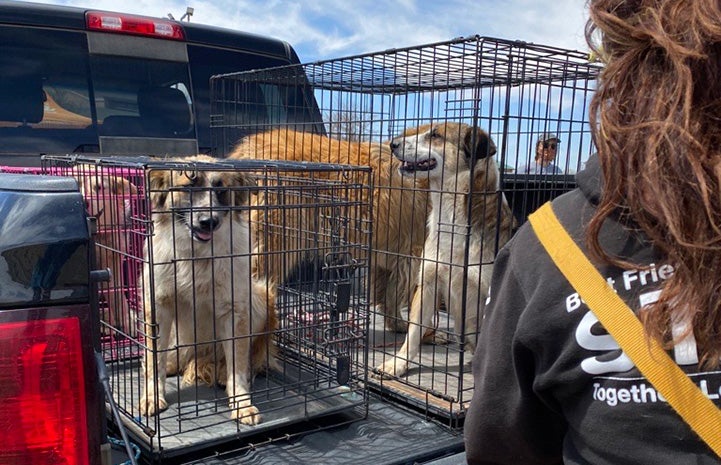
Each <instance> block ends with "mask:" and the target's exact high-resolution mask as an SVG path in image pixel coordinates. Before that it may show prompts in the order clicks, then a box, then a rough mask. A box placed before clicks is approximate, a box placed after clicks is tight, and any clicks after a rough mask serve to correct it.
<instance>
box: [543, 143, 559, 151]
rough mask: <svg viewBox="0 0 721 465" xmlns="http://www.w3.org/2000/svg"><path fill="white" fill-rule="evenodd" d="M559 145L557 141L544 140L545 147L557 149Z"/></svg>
mask: <svg viewBox="0 0 721 465" xmlns="http://www.w3.org/2000/svg"><path fill="white" fill-rule="evenodd" d="M557 147H558V144H556V143H555V142H544V143H543V148H544V149H551V150H556V148H557Z"/></svg>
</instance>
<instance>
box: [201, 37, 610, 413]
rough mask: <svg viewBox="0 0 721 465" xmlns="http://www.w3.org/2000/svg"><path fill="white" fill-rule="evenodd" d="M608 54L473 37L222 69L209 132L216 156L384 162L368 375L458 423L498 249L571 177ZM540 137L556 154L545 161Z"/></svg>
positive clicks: (586, 146) (214, 86)
mask: <svg viewBox="0 0 721 465" xmlns="http://www.w3.org/2000/svg"><path fill="white" fill-rule="evenodd" d="M599 69H600V67H599V65H597V64H595V63H590V62H589V61H588V59H587V55H586V54H584V53H581V52H576V51H571V50H563V49H559V48H553V47H546V46H541V45H533V44H527V43H523V42H518V41H506V40H501V39H492V38H486V37H469V38H463V39H456V40H453V41H449V42H443V43H437V44H431V45H426V46H419V47H412V48H406V49H398V50H391V51H384V52H380V53H371V54H366V55H360V56H353V57H348V58H341V59H335V60H328V61H321V62H315V63H311V64H306V65H297V66H286V67H280V68H275V69H269V70H256V71H249V72H242V73H237V74H231V75H224V76H217V77H214V78H213V79H212V80H211V92H212V95H211V98H212V102H211V132H212V137H213V141H214V147H216V148H217V155H218V156H219V157H231V158H259V159H269V160H294V161H298V160H304V161H314V162H332V163H348V164H351V165H360V166H370V167H371V168H372V169H373V171H374V193H373V247H372V254H371V255H372V259H371V268H370V269H369V282H370V285H371V303H372V305H373V307H372V308H373V310H372V314H371V317H372V318H371V331H370V333H369V342H368V345H369V348H370V351H369V358H368V365H369V368H370V369H371V373H372V376H371V377H370V379H369V384H370V385H371V386H372V387H373V389H374V390H375V391H377V392H380V393H381V394H382V395H384V396H388V397H390V398H392V399H396V400H399V401H401V402H403V403H406V404H410V405H412V406H415V407H418V408H420V409H422V410H423V411H425V412H426V413H427V414H429V415H430V416H433V417H437V418H439V419H441V420H443V421H444V422H447V423H448V424H449V425H451V426H458V425H459V424H460V423H461V422H462V420H463V418H464V415H465V411H466V409H467V407H468V405H469V402H470V399H471V396H472V392H473V380H472V377H471V374H470V360H471V356H472V353H473V347H474V343H475V341H476V338H477V335H478V331H479V329H478V328H479V323H480V321H481V319H482V310H483V306H484V302H485V300H486V297H487V293H488V281H489V279H490V274H491V271H492V268H493V262H494V257H495V254H496V253H497V251H498V249H499V248H500V247H501V246H502V245H503V244H504V243H505V242H506V241H507V240H508V238H509V237H510V236H511V234H512V233H513V231H514V230H515V228H516V227H517V226H518V225H520V224H521V223H522V222H524V221H525V219H526V216H527V215H528V213H529V212H531V211H532V210H534V209H535V208H536V207H538V206H540V205H541V204H542V203H543V202H545V201H546V200H549V199H550V198H552V197H555V196H556V195H558V194H560V193H562V192H565V191H568V190H570V189H571V188H572V187H573V186H574V182H575V181H574V174H575V173H576V172H577V171H578V170H580V169H582V168H583V166H584V164H585V162H586V160H587V159H588V157H589V155H590V154H591V153H592V151H593V149H592V146H591V137H590V133H589V125H588V122H587V118H586V115H587V110H588V106H589V103H590V99H591V96H592V93H593V89H594V84H595V79H596V76H597V75H598V72H599ZM544 151H545V152H548V153H550V152H553V155H554V159H553V167H546V166H544V167H543V168H536V165H534V162H535V161H536V158H537V155H538V156H539V162H538V164H539V166H540V164H541V161H542V159H541V157H540V156H541V155H542V154H543V153H544ZM544 156H546V157H547V155H544ZM526 167H528V168H526ZM471 173H472V174H471ZM288 271H289V270H288ZM275 277H276V278H277V279H278V280H279V282H284V283H288V282H292V280H293V279H294V278H295V276H294V275H293V274H292V273H286V272H281V273H278V274H275Z"/></svg>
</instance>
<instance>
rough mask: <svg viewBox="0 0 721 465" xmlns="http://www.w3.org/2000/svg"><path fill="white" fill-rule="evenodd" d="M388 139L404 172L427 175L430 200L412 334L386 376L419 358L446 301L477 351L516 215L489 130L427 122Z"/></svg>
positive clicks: (461, 332)
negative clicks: (502, 185)
mask: <svg viewBox="0 0 721 465" xmlns="http://www.w3.org/2000/svg"><path fill="white" fill-rule="evenodd" d="M390 145H391V149H392V150H393V155H394V156H395V157H396V158H397V159H399V160H401V161H402V165H401V173H403V174H404V175H406V176H410V177H416V178H418V177H422V178H423V179H426V180H427V181H428V183H429V186H430V191H431V204H432V208H431V213H430V214H429V216H428V236H427V238H426V243H425V247H424V252H423V258H424V262H423V266H422V270H421V272H420V273H419V274H418V281H417V283H418V287H417V290H416V292H415V294H414V296H413V302H412V304H411V310H410V316H409V327H408V334H407V335H406V338H405V341H404V343H403V346H402V347H401V349H400V350H399V351H398V353H397V354H396V356H395V357H393V358H390V359H389V360H387V361H386V362H385V363H383V364H382V365H381V366H379V367H378V370H379V371H380V372H381V376H382V375H383V374H390V375H393V376H402V375H403V374H405V373H406V371H407V370H408V364H409V362H410V361H413V360H414V359H415V358H416V357H417V356H418V354H419V352H420V345H421V338H422V334H423V332H424V331H427V330H428V329H429V328H431V325H432V322H433V316H434V315H435V312H436V309H437V308H438V307H439V305H440V303H441V302H443V303H445V305H446V307H447V308H448V311H449V313H450V314H451V315H452V316H453V319H454V323H455V330H456V334H458V335H459V336H460V337H461V342H462V343H464V342H465V348H466V350H467V351H468V352H469V353H472V352H473V348H474V347H475V343H476V336H477V334H478V330H479V324H480V322H481V319H482V312H483V306H484V304H485V300H486V298H487V296H488V287H489V283H490V278H491V273H492V269H493V260H494V258H495V254H496V252H497V250H498V248H500V247H501V246H503V244H505V243H506V242H507V241H508V239H510V236H511V231H512V229H513V226H514V218H513V214H512V213H511V210H510V208H509V207H508V204H507V203H506V200H505V198H504V197H503V194H502V193H500V191H499V172H498V167H497V165H496V162H495V160H493V155H494V154H495V153H496V147H495V144H494V143H493V141H492V140H491V138H490V137H489V136H488V134H486V132H485V131H482V130H480V129H478V128H473V127H471V126H468V125H465V124H460V123H445V124H436V125H424V126H421V127H418V128H414V129H409V130H407V131H406V132H405V133H404V134H403V135H402V136H400V137H397V138H394V139H393V141H392V142H391V144H390ZM468 202H471V205H469V204H468ZM469 214H470V216H469ZM469 225H470V228H469V227H468V226H469ZM469 230H470V231H469ZM467 235H468V236H467ZM464 285H465V292H466V296H465V299H463V297H462V296H463V292H464ZM462 329H463V330H462Z"/></svg>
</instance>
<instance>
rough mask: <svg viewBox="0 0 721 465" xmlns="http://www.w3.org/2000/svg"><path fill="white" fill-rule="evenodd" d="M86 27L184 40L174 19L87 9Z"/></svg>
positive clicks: (180, 29) (181, 31) (180, 28)
mask: <svg viewBox="0 0 721 465" xmlns="http://www.w3.org/2000/svg"><path fill="white" fill-rule="evenodd" d="M85 23H86V25H87V28H88V29H92V30H96V31H104V32H121V33H125V34H133V35H141V36H151V37H156V38H159V39H174V40H184V39H185V33H184V32H183V28H182V27H181V26H180V25H179V24H178V23H176V22H174V21H169V20H166V19H156V18H149V17H144V16H134V15H126V14H120V13H109V12H108V13H106V12H101V11H89V12H87V13H86V14H85Z"/></svg>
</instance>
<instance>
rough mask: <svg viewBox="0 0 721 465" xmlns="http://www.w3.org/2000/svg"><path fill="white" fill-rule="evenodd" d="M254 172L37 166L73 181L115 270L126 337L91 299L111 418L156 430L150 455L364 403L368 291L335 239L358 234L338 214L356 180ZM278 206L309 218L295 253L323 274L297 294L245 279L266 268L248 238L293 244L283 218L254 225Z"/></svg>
mask: <svg viewBox="0 0 721 465" xmlns="http://www.w3.org/2000/svg"><path fill="white" fill-rule="evenodd" d="M266 165H267V164H252V163H250V164H249V163H246V162H232V161H223V162H221V161H218V160H216V159H212V158H209V157H205V156H197V157H193V158H189V159H174V160H157V159H150V158H144V157H140V158H137V159H124V160H122V161H121V159H103V158H92V157H88V158H84V157H75V158H65V157H55V158H52V157H51V158H50V159H49V161H48V166H47V167H46V171H48V172H51V173H53V174H57V175H63V174H64V175H73V176H75V177H76V179H78V182H79V185H81V189H82V190H83V194H84V196H85V199H86V203H87V205H86V207H87V209H88V213H89V214H92V215H94V216H95V217H96V218H97V220H96V221H97V223H98V227H97V229H98V234H97V235H96V242H97V244H98V245H97V247H98V258H99V260H100V263H101V266H108V267H110V266H112V265H110V263H111V261H112V260H116V259H117V260H118V263H119V265H118V266H119V267H120V269H121V271H120V273H121V276H123V280H124V281H123V284H122V287H123V291H124V292H118V294H122V297H124V298H125V299H126V303H127V304H128V306H129V310H130V318H131V319H132V320H133V323H134V324H135V327H136V328H137V335H136V336H135V337H133V336H131V335H130V334H129V330H128V328H127V326H126V325H125V318H115V316H114V314H112V313H111V312H110V311H109V307H107V306H106V305H105V304H106V303H107V301H108V300H109V297H108V296H106V295H104V294H105V293H103V295H102V296H101V303H103V304H104V305H101V320H102V324H103V325H104V327H105V328H106V332H107V334H105V337H104V341H103V344H102V348H103V352H104V356H105V359H106V361H107V363H108V364H109V367H110V372H111V384H112V385H113V391H114V396H115V397H116V401H117V402H118V404H119V407H120V409H121V411H122V412H124V414H125V416H124V418H123V421H124V422H127V425H128V426H130V427H131V428H137V427H139V426H140V427H142V431H156V433H153V434H151V435H148V434H147V433H144V432H141V433H139V434H140V435H141V436H142V437H143V438H144V439H145V441H146V446H147V447H149V448H151V449H153V448H157V447H159V445H160V443H163V444H165V446H164V447H171V448H173V447H185V446H186V445H187V444H188V441H195V440H196V439H197V438H201V439H202V440H210V438H214V439H215V438H217V437H219V436H220V437H224V436H227V437H229V438H230V437H237V435H238V434H239V433H241V434H245V433H246V432H247V433H248V434H251V433H250V431H252V430H258V429H264V428H265V429H267V428H273V427H278V426H279V425H282V424H285V423H292V422H298V421H305V420H307V419H308V418H312V417H313V416H317V415H327V414H328V413H332V412H335V411H342V410H346V409H349V408H353V407H354V406H356V405H358V404H360V403H362V402H364V401H365V394H364V388H363V387H362V385H361V384H360V383H358V381H357V380H359V379H362V378H363V374H362V373H359V370H360V369H361V367H362V365H361V364H360V362H359V356H358V355H357V354H358V351H359V349H360V348H361V347H363V346H364V344H363V343H362V341H363V340H364V338H365V337H366V336H367V316H368V313H367V293H366V291H364V290H363V289H362V288H361V287H362V286H364V285H365V284H364V283H363V282H361V281H359V280H358V279H357V277H358V276H363V275H364V274H365V269H366V268H367V266H368V253H369V240H368V239H363V238H362V236H363V235H364V234H365V233H350V232H349V229H350V228H352V227H358V228H360V225H353V224H351V223H350V222H349V221H348V220H347V216H349V213H348V210H349V209H354V208H360V209H367V210H369V209H370V205H369V204H368V203H367V200H366V203H363V202H357V201H354V202H350V201H349V200H348V198H349V193H348V191H349V190H354V189H356V190H364V191H365V193H363V194H358V196H357V198H365V199H368V198H369V194H368V192H367V191H368V189H369V188H370V187H369V186H370V180H369V176H368V174H369V173H368V171H367V170H362V172H359V174H360V176H361V177H365V178H364V179H360V178H359V179H358V180H356V181H355V182H354V183H351V182H350V181H349V179H355V177H354V176H347V177H344V179H345V180H343V181H331V180H330V179H329V178H330V177H332V176H329V175H327V174H326V175H323V176H318V177H317V178H314V179H306V178H302V177H300V176H298V172H300V171H305V170H307V169H308V167H306V166H303V167H294V168H292V169H291V168H288V167H286V166H281V167H278V166H270V167H269V166H266ZM324 169H325V170H327V171H331V170H334V169H338V167H326V168H324ZM106 186H108V187H106ZM114 186H118V188H117V189H116V188H114ZM121 186H122V187H121ZM129 186H130V187H129ZM259 199H262V202H259ZM291 199H294V200H291ZM293 209H306V210H308V211H312V212H313V215H314V216H316V217H317V221H318V224H319V225H322V226H321V227H319V228H318V229H317V231H315V232H314V233H315V234H316V235H317V236H318V237H317V239H316V240H315V243H316V244H317V246H316V250H308V251H304V253H311V254H313V255H314V256H318V257H321V260H322V261H323V263H324V264H323V266H322V267H321V269H320V272H319V273H316V274H315V275H312V276H310V277H308V279H306V281H305V282H304V284H303V287H302V288H295V289H291V288H289V287H282V286H281V287H280V288H279V287H278V286H276V283H274V282H273V281H270V280H267V279H266V277H265V276H264V275H259V274H258V273H257V266H258V265H257V264H258V262H266V263H267V262H269V260H268V257H267V256H265V255H264V252H262V251H261V249H260V248H259V242H258V239H257V234H258V233H259V232H263V233H267V232H273V233H275V234H283V235H287V236H289V237H291V236H292V234H297V233H298V232H297V231H295V230H293V231H291V229H290V228H289V225H287V224H285V223H284V222H283V221H282V219H281V218H282V216H283V215H282V214H281V216H278V217H274V216H272V215H267V213H268V212H269V211H275V212H278V213H282V212H286V213H285V214H286V215H287V214H292V213H289V212H292V211H293ZM366 214H367V213H364V215H366ZM123 215H125V217H124V218H123ZM111 220H112V221H111ZM274 221H277V222H276V223H273V222H274ZM305 233H306V234H311V233H313V231H311V230H307V231H305ZM350 237H355V238H356V239H357V240H359V241H360V242H359V244H355V243H353V242H352V241H351V240H349V238H350ZM367 237H368V238H369V237H370V236H369V235H367ZM294 250H295V249H292V248H290V247H289V248H288V249H287V250H280V251H278V253H279V254H280V255H281V256H283V255H289V254H291V253H292V252H293V251H294ZM102 253H104V254H105V255H101V254H102ZM281 261H283V260H282V257H281ZM354 280H355V281H354ZM352 282H355V284H352ZM359 286H360V287H359ZM351 287H353V289H352V290H351ZM103 307H106V308H105V309H103ZM255 375H257V376H256V377H255V380H253V377H254V376H255ZM141 439H142V438H141ZM141 442H142V440H141Z"/></svg>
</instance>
